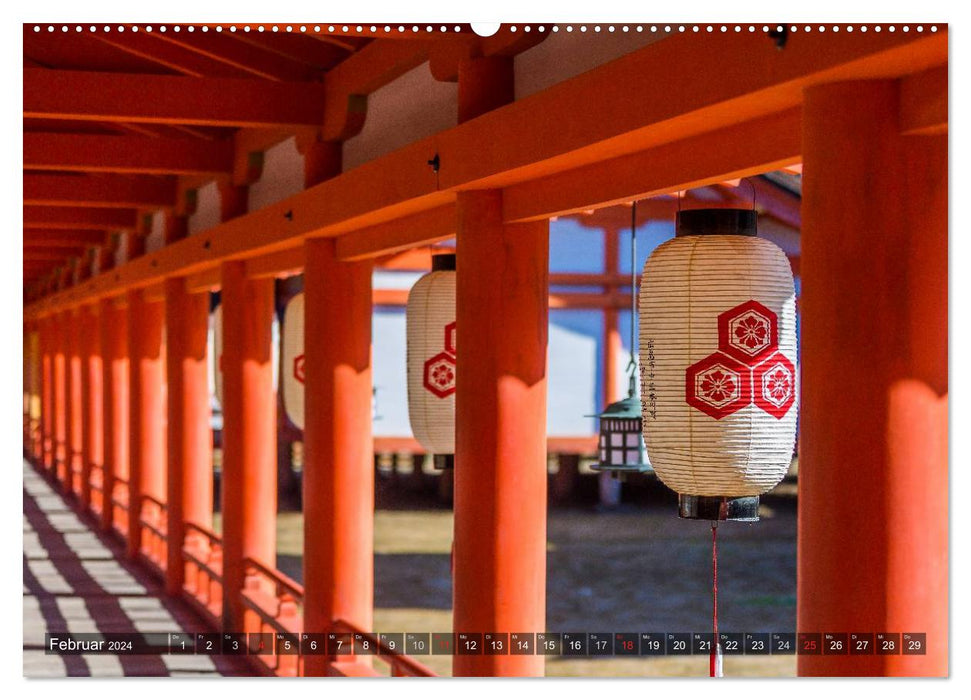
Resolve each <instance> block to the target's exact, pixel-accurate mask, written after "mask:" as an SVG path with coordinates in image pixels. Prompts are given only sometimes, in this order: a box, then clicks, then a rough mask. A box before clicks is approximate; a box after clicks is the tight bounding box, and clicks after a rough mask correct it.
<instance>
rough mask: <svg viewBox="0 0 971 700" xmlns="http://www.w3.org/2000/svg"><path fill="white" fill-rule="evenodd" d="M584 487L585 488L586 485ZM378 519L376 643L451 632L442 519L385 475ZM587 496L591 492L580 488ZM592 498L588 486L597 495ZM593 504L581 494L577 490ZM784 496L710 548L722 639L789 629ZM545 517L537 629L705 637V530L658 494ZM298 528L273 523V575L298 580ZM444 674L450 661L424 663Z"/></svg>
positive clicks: (743, 664)
mask: <svg viewBox="0 0 971 700" xmlns="http://www.w3.org/2000/svg"><path fill="white" fill-rule="evenodd" d="M592 478H594V477H588V479H592ZM378 482H379V483H378V484H377V499H376V500H377V503H378V509H377V511H376V514H375V538H374V542H375V614H374V618H375V620H374V626H375V629H376V631H379V632H381V631H386V632H408V631H410V632H448V631H451V629H452V616H451V604H452V601H451V578H450V575H449V551H450V548H451V542H452V511H451V509H449V508H448V507H446V506H444V505H442V504H441V502H440V501H439V500H438V499H436V498H434V496H433V495H429V493H428V492H427V489H426V491H425V492H418V491H415V490H414V489H413V488H412V489H411V490H409V488H407V487H406V486H404V485H403V484H402V483H401V482H400V481H396V480H395V475H392V477H391V478H390V479H388V478H387V477H386V476H385V477H382V476H380V475H379V479H378ZM588 486H589V484H588ZM594 488H595V486H594ZM587 492H588V494H589V492H590V489H589V488H588V489H587ZM794 493H795V486H794V484H791V483H789V484H786V483H784V484H782V485H780V487H779V488H778V489H777V490H776V492H774V493H773V494H770V496H769V497H767V498H764V499H763V506H762V511H761V516H762V517H761V520H760V522H758V523H723V524H722V525H721V526H720V527H719V530H718V539H719V627H720V629H721V630H722V631H725V632H791V631H794V630H795V623H796V619H795V617H796V598H795V595H796V508H795V498H794ZM575 500H577V501H579V502H580V505H573V506H572V507H551V508H550V512H549V518H548V549H547V551H548V555H547V630H548V631H552V632H570V631H573V632H706V631H710V630H711V531H710V526H709V523H707V522H693V521H684V520H680V519H679V518H678V517H677V511H676V500H675V497H674V495H673V494H672V493H670V492H669V491H667V490H666V489H664V487H663V486H661V485H660V484H655V485H649V486H648V487H646V488H641V489H640V490H639V492H638V494H637V497H636V498H626V497H625V500H627V501H633V502H625V503H624V504H623V505H621V507H620V508H619V509H618V510H616V511H612V512H600V511H599V509H598V508H597V507H596V501H595V496H594V497H593V498H590V497H589V496H587V499H586V500H587V501H589V503H583V501H584V498H583V497H582V496H581V497H580V498H578V499H575ZM302 549H303V523H302V515H301V514H300V513H281V514H280V516H279V521H278V552H279V556H278V565H279V567H280V569H281V570H282V571H284V572H286V573H287V574H288V575H290V576H292V577H293V578H295V579H297V580H301V578H302V573H301V553H302ZM420 660H421V661H422V663H425V664H426V665H428V666H429V667H431V668H432V669H433V670H435V671H436V672H437V673H440V674H442V675H450V673H451V657H448V656H426V657H420ZM795 669H796V663H795V657H794V656H764V657H752V656H749V657H726V658H725V663H724V670H725V675H726V676H742V675H744V676H794V675H795ZM546 673H547V675H549V676H601V677H603V676H704V675H707V673H708V658H707V656H686V657H676V656H667V657H640V658H613V657H606V658H604V657H599V658H560V657H548V658H547V664H546Z"/></svg>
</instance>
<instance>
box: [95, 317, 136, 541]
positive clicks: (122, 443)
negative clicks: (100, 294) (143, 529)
mask: <svg viewBox="0 0 971 700" xmlns="http://www.w3.org/2000/svg"><path fill="white" fill-rule="evenodd" d="M99 315H100V316H101V357H102V358H103V359H104V361H103V363H102V365H101V371H102V384H103V390H104V414H105V415H104V423H103V425H102V429H103V431H104V439H103V443H104V485H103V486H102V488H103V489H104V500H105V507H104V510H103V511H102V513H101V529H102V530H104V531H105V532H110V531H111V528H112V526H113V524H114V513H115V508H114V493H115V480H116V478H117V479H122V480H125V481H127V480H128V478H129V468H128V465H129V460H128V405H129V395H128V388H129V381H128V375H129V359H128V313H127V311H126V310H125V309H119V308H118V307H117V306H116V305H115V303H114V301H112V300H111V299H104V300H102V301H101V312H100V314H99Z"/></svg>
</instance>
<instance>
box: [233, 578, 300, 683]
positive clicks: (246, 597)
mask: <svg viewBox="0 0 971 700" xmlns="http://www.w3.org/2000/svg"><path fill="white" fill-rule="evenodd" d="M243 567H244V572H245V573H244V576H245V578H244V584H243V591H242V601H243V609H244V619H243V627H244V628H245V630H244V631H246V632H247V633H250V632H262V633H268V634H272V635H273V637H272V638H271V639H270V643H269V645H268V648H267V653H265V654H256V655H253V656H252V657H251V658H252V659H254V660H255V661H257V662H258V663H259V664H260V665H261V666H263V669H262V670H264V671H265V672H267V673H269V674H272V675H275V676H297V675H300V671H301V663H300V662H301V659H300V657H299V656H298V655H296V654H287V653H283V654H280V653H277V652H278V650H279V645H277V644H276V643H275V641H276V635H277V634H286V635H294V636H295V637H299V635H300V631H301V628H302V626H303V625H302V622H303V620H302V616H301V610H300V607H301V605H302V602H303V586H301V585H300V584H299V583H297V582H296V581H294V580H293V579H291V578H290V577H288V576H286V575H285V574H283V573H281V572H279V571H277V570H276V569H270V568H269V567H267V566H264V565H263V564H261V563H259V562H258V561H254V560H253V559H244V560H243Z"/></svg>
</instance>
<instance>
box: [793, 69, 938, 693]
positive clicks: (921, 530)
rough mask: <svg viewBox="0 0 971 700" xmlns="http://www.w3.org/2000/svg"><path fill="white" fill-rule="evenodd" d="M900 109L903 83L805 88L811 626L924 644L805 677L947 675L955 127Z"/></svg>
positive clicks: (809, 665) (823, 660)
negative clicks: (950, 193)
mask: <svg viewBox="0 0 971 700" xmlns="http://www.w3.org/2000/svg"><path fill="white" fill-rule="evenodd" d="M897 105H898V84H897V83H896V82H894V81H870V82H854V83H840V84H830V85H823V86H818V87H814V88H811V89H809V90H807V92H806V100H805V104H804V108H803V144H804V146H803V148H804V150H803V154H804V166H803V167H804V175H805V177H804V185H803V205H802V217H803V230H802V260H801V272H802V297H801V299H800V308H801V312H802V324H801V329H802V331H801V332H802V348H801V358H802V407H801V408H802V414H801V416H800V425H801V435H800V469H799V480H800V481H799V565H798V627H799V629H800V630H801V631H806V632H816V631H818V632H826V631H834V632H838V631H846V632H854V631H873V632H897V633H906V632H914V633H921V632H923V633H926V635H927V642H926V654H924V655H900V654H895V655H892V656H883V655H876V656H800V657H799V659H798V669H799V673H800V674H802V675H946V674H947V673H948V664H947V659H948V477H947V472H948V455H947V447H948V416H947V394H948V375H947V360H948V349H947V348H948V346H947V334H948V325H947V202H948V200H947V136H946V135H940V136H909V137H905V136H901V135H900V133H899V129H898V119H897V115H898V111H897V110H898V106H897Z"/></svg>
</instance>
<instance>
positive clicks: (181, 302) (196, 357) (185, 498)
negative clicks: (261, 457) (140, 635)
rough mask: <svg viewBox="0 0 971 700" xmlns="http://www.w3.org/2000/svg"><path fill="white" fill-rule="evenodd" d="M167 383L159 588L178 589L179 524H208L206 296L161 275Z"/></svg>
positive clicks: (180, 575) (209, 429) (182, 568)
mask: <svg viewBox="0 0 971 700" xmlns="http://www.w3.org/2000/svg"><path fill="white" fill-rule="evenodd" d="M165 330H166V333H165V340H166V348H165V360H166V377H167V382H166V384H167V388H168V396H167V402H168V428H169V429H168V472H167V479H168V513H167V522H166V527H167V529H166V532H167V536H168V544H169V546H168V559H167V565H166V568H165V590H166V592H167V593H168V594H169V595H178V594H179V593H180V592H181V591H182V585H183V582H184V578H185V565H184V563H183V561H182V545H183V542H184V541H185V524H186V523H187V522H191V523H194V524H195V525H199V526H201V527H205V528H209V527H211V526H212V426H211V424H210V418H211V413H212V411H211V408H210V406H209V377H208V366H207V362H206V360H207V336H208V331H209V298H208V295H207V294H190V293H189V292H188V290H187V289H186V286H185V279H184V278H182V277H173V278H169V279H167V280H165Z"/></svg>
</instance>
